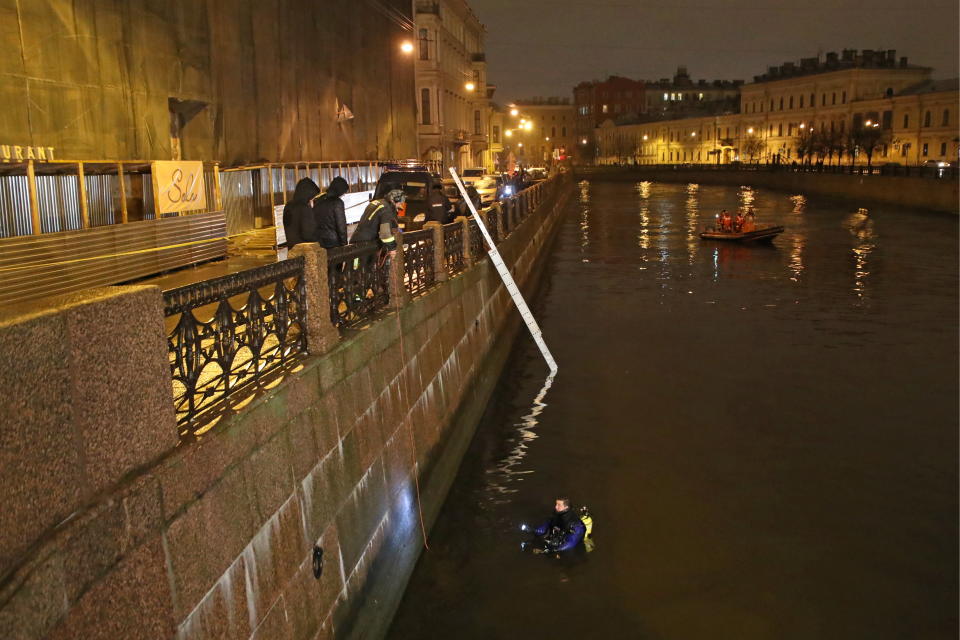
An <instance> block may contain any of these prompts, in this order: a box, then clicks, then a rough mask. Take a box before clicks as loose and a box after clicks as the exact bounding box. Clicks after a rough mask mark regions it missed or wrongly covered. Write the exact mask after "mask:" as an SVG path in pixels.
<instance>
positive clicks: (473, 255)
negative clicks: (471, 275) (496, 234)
mask: <svg viewBox="0 0 960 640" xmlns="http://www.w3.org/2000/svg"><path fill="white" fill-rule="evenodd" d="M468 228H469V229H470V259H471V260H473V261H474V262H476V261H477V260H479V259H480V258H482V257H483V254H484V246H483V234H482V233H480V225H478V224H477V221H476V220H471V221H470V224H469V226H468ZM488 231H489V229H488Z"/></svg>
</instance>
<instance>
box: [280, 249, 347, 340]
mask: <svg viewBox="0 0 960 640" xmlns="http://www.w3.org/2000/svg"><path fill="white" fill-rule="evenodd" d="M288 255H289V256H290V257H291V258H296V257H299V256H303V283H304V289H305V290H306V294H307V296H306V297H307V300H306V303H307V308H306V316H307V352H308V353H310V354H311V355H318V354H321V353H325V352H327V351H329V350H330V349H331V348H332V347H333V346H334V345H335V344H337V342H338V341H339V340H340V333H339V332H338V331H337V328H336V327H335V326H333V323H332V322H330V286H329V285H330V280H329V278H328V276H327V250H326V249H324V248H323V247H321V246H320V245H318V244H316V243H313V242H308V243H301V244H298V245H297V246H295V247H294V248H293V249H291V250H290V253H289V254H288Z"/></svg>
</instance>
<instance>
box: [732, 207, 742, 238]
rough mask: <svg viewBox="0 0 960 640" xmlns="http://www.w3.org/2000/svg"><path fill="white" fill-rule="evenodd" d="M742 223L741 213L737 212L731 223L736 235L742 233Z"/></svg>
mask: <svg viewBox="0 0 960 640" xmlns="http://www.w3.org/2000/svg"><path fill="white" fill-rule="evenodd" d="M743 222H744V217H743V212H742V211H737V217H736V219H734V221H733V230H734V231H735V232H736V233H740V232H742V231H743Z"/></svg>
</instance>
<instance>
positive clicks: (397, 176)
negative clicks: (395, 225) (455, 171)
mask: <svg viewBox="0 0 960 640" xmlns="http://www.w3.org/2000/svg"><path fill="white" fill-rule="evenodd" d="M435 184H443V180H442V179H441V178H440V174H438V173H434V172H432V171H430V170H429V169H428V168H427V167H425V166H422V165H414V164H403V165H393V166H390V167H388V168H387V170H386V171H384V172H383V174H382V175H381V176H380V179H379V180H377V188H376V189H374V191H373V199H374V200H376V199H377V198H382V197H383V196H385V195H386V194H387V192H388V191H389V190H390V189H394V188H398V187H399V188H401V189H403V191H404V193H406V194H407V202H406V206H405V209H404V210H403V211H400V212H399V218H400V229H401V231H416V230H418V229H421V228H423V224H424V222H426V218H427V207H428V206H429V203H428V202H427V194H429V193H430V191H431V190H432V189H433V185H435Z"/></svg>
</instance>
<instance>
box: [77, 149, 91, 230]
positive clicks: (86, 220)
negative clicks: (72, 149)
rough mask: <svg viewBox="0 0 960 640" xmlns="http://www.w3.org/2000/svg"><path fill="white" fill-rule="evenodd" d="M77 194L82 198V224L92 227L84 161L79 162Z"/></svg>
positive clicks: (84, 226) (85, 227) (86, 227)
mask: <svg viewBox="0 0 960 640" xmlns="http://www.w3.org/2000/svg"><path fill="white" fill-rule="evenodd" d="M77 194H78V197H79V199H80V226H81V227H82V228H84V229H89V228H90V208H89V206H90V205H89V204H88V203H87V180H86V175H85V174H84V172H83V163H82V162H78V163H77Z"/></svg>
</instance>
